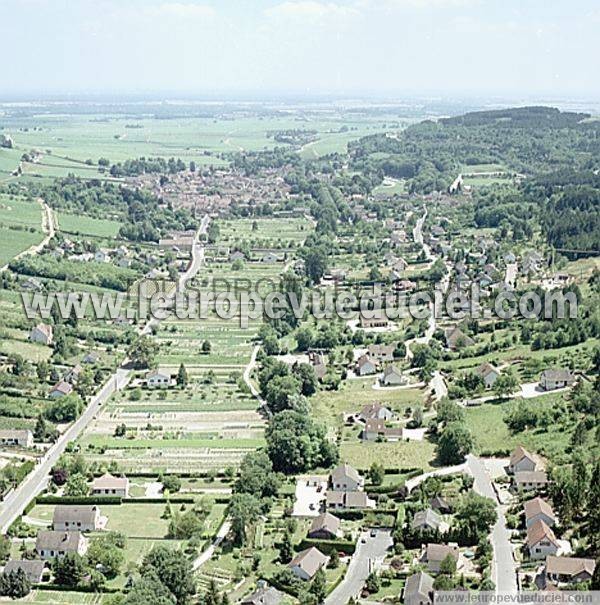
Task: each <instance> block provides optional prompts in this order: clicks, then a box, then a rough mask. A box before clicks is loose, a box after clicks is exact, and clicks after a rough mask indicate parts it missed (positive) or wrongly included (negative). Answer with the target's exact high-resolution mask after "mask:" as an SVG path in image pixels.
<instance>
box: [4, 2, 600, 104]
mask: <svg viewBox="0 0 600 605" xmlns="http://www.w3.org/2000/svg"><path fill="white" fill-rule="evenodd" d="M599 24H600V8H599V7H598V6H597V4H596V3H594V2H593V0H576V1H575V2H571V3H569V4H566V3H564V2H561V1H549V2H548V1H546V2H543V1H542V0H530V1H528V2H527V3H524V2H519V1H517V0H508V1H507V2H503V3H498V2H493V1H490V0H331V1H329V0H252V1H247V2H243V1H242V0H229V1H227V2H223V1H222V2H217V1H216V0H197V1H196V0H181V1H171V0H145V1H142V0H122V1H118V0H98V1H96V2H92V1H91V0H80V1H78V2H77V3H71V2H69V1H68V0H20V1H18V0H0V33H1V34H2V39H3V42H4V46H5V48H10V49H14V56H13V57H11V59H10V60H9V61H5V62H4V64H3V66H2V68H0V76H1V78H2V79H1V81H2V85H1V86H0V99H6V98H8V99H10V98H14V97H17V98H18V97H20V98H24V97H36V96H38V97H53V96H59V97H60V96H62V97H69V96H81V95H84V96H85V95H97V94H101V95H106V94H109V95H124V96H129V95H141V96H161V95H168V96H169V97H188V98H189V97H204V98H214V97H223V98H225V97H230V98H232V99H233V100H241V99H242V98H243V97H246V98H257V97H262V98H277V97H294V98H298V97H303V98H314V97H319V96H321V97H335V98H339V97H347V98H351V97H356V98H366V99H372V98H379V99H384V98H404V99H405V98H409V97H414V96H415V95H420V96H423V97H426V96H434V97H437V96H443V97H448V98H463V99H474V98H481V97H484V98H486V99H487V98H495V97H498V98H500V97H502V98H505V99H515V100H517V99H530V98H548V99H550V100H551V99H564V100H575V101H581V100H584V101H595V100H598V99H600V82H598V81H597V79H596V78H593V77H592V74H593V73H597V71H598V66H597V63H598V57H600V37H598V36H597V29H598V25H599Z"/></svg>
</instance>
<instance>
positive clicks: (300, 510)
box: [292, 478, 327, 517]
mask: <svg viewBox="0 0 600 605" xmlns="http://www.w3.org/2000/svg"><path fill="white" fill-rule="evenodd" d="M326 494H327V479H325V478H323V481H322V482H321V483H320V484H319V486H315V485H308V484H307V483H306V480H305V479H302V478H300V479H298V481H297V482H296V497H295V499H294V510H293V511H292V517H318V516H319V515H320V514H321V506H322V504H323V502H324V501H325V498H326Z"/></svg>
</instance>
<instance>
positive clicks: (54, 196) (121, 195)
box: [9, 177, 196, 241]
mask: <svg viewBox="0 0 600 605" xmlns="http://www.w3.org/2000/svg"><path fill="white" fill-rule="evenodd" d="M28 186H29V193H30V195H31V196H32V197H41V198H43V199H44V200H45V201H46V203H47V204H48V205H49V206H51V207H52V208H55V209H59V210H64V211H65V212H73V213H75V214H85V215H87V216H91V217H97V218H106V217H107V216H115V217H119V218H120V220H122V221H123V225H122V226H121V229H120V230H119V237H121V238H124V239H128V240H132V241H158V240H159V238H160V237H161V235H163V234H164V233H166V232H168V231H171V230H187V229H195V228H196V220H195V219H194V217H193V216H192V214H191V212H190V211H189V210H187V209H184V208H179V209H177V210H174V209H173V207H172V206H171V205H166V204H162V202H161V200H160V199H159V198H157V197H156V196H155V195H153V194H152V193H150V192H148V191H144V190H141V189H133V188H130V187H126V186H124V185H119V184H115V183H106V182H102V181H99V180H95V179H92V180H81V179H78V178H75V177H68V178H65V179H57V180H55V181H53V182H52V183H49V184H34V183H32V184H29V185H28ZM9 192H11V191H10V188H9ZM12 193H16V191H13V192H12Z"/></svg>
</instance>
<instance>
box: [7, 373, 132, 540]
mask: <svg viewBox="0 0 600 605" xmlns="http://www.w3.org/2000/svg"><path fill="white" fill-rule="evenodd" d="M129 374H130V373H129V372H128V371H127V370H124V369H122V368H119V369H118V370H117V371H116V372H115V373H114V374H113V375H112V376H111V377H110V378H109V379H108V381H107V382H105V383H104V386H103V387H102V388H101V389H100V391H99V392H98V393H97V394H96V395H95V396H94V397H92V399H91V401H90V403H89V404H88V406H87V407H86V408H85V410H84V411H83V413H82V414H81V416H80V417H79V418H78V419H77V420H76V421H75V422H74V423H73V424H72V425H71V426H70V427H69V428H68V429H67V430H66V431H65V432H64V433H63V434H62V435H61V436H60V438H59V439H58V440H57V441H56V443H55V444H54V445H53V446H52V447H51V448H50V449H48V451H47V452H46V454H45V455H44V456H43V457H42V458H41V459H40V460H39V462H38V464H37V465H36V467H35V468H34V470H33V471H32V472H31V473H30V474H29V475H28V476H27V478H26V479H25V480H24V481H23V482H22V483H21V484H20V485H19V486H18V487H17V489H15V490H14V491H12V492H11V493H10V495H9V496H7V498H6V499H5V500H4V501H3V502H2V507H1V510H0V529H1V531H2V533H5V532H6V530H7V529H8V528H9V527H10V525H11V523H13V521H14V520H15V519H16V518H17V517H18V516H19V515H20V514H21V512H22V511H23V509H24V508H25V506H27V504H28V503H29V502H30V500H31V499H32V498H34V497H35V496H37V494H39V493H40V492H41V491H42V490H43V489H44V488H45V487H46V485H47V483H48V475H49V473H50V470H51V469H52V467H53V466H54V464H56V462H57V460H58V459H59V457H60V456H61V454H62V453H63V452H64V451H65V448H66V447H67V444H68V443H69V442H70V441H73V440H74V439H76V438H77V437H78V436H79V434H80V433H81V432H82V431H83V429H84V428H85V427H86V426H87V425H88V423H89V422H90V421H91V420H92V419H93V418H94V416H95V415H96V414H97V413H98V411H99V409H100V407H101V406H102V404H103V403H105V402H106V401H107V400H108V398H109V397H110V396H111V395H112V394H113V393H114V392H115V390H116V389H119V388H123V386H124V385H125V384H127V382H128V381H129V378H130V376H129Z"/></svg>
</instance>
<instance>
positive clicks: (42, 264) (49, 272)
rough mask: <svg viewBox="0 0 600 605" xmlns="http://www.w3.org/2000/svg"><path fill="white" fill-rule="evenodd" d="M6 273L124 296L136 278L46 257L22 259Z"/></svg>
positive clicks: (121, 271) (97, 266)
mask: <svg viewBox="0 0 600 605" xmlns="http://www.w3.org/2000/svg"><path fill="white" fill-rule="evenodd" d="M10 269H11V271H14V272H15V273H18V274H20V275H30V276H36V277H45V278H48V279H56V280H60V281H69V282H77V283H81V284H92V285H94V286H99V287H101V288H109V289H111V290H118V291H120V292H125V291H126V290H127V288H128V287H129V285H130V284H131V283H133V281H134V280H135V279H136V277H137V273H136V272H135V271H133V270H131V269H125V268H121V267H115V266H114V265H109V264H104V263H81V262H74V261H65V260H62V259H60V260H59V259H56V258H53V257H50V256H43V257H42V256H24V257H22V258H20V259H17V260H12V261H11V262H10Z"/></svg>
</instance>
